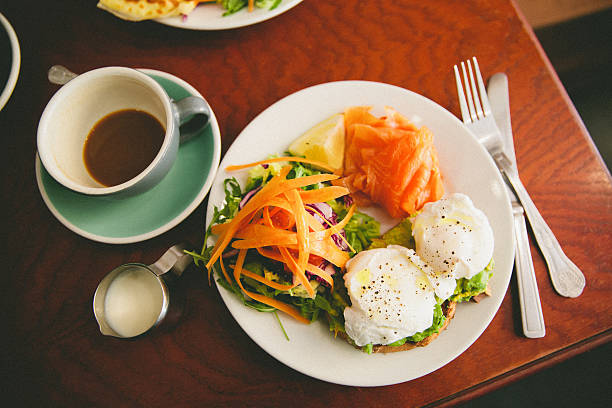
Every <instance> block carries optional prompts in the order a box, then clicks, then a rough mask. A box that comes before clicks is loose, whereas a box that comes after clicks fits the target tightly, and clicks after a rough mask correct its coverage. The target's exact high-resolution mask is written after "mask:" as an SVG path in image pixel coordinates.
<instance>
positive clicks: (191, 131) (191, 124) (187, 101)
mask: <svg viewBox="0 0 612 408" xmlns="http://www.w3.org/2000/svg"><path fill="white" fill-rule="evenodd" d="M172 105H173V107H174V109H175V112H176V114H177V115H178V123H179V125H180V134H181V137H180V143H181V144H183V143H185V142H186V141H188V140H190V139H191V138H192V137H194V136H195V135H197V134H198V133H200V132H201V131H202V130H203V129H204V128H205V127H206V126H208V123H209V122H210V106H208V103H206V101H205V100H204V99H202V98H200V97H197V96H188V97H186V98H183V99H181V100H178V101H172Z"/></svg>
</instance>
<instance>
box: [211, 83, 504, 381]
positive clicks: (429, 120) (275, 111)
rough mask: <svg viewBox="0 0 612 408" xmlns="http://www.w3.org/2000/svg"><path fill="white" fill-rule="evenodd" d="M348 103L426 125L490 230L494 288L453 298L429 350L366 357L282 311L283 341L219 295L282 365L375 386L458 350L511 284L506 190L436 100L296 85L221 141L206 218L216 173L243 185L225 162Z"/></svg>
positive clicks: (447, 171)
mask: <svg viewBox="0 0 612 408" xmlns="http://www.w3.org/2000/svg"><path fill="white" fill-rule="evenodd" d="M355 105H371V106H374V107H375V109H376V110H373V113H375V114H380V113H382V108H383V107H384V106H391V107H393V108H395V109H396V110H398V111H399V112H400V113H402V114H403V115H405V116H406V117H408V118H410V119H412V120H413V121H414V122H415V123H416V124H417V125H426V126H427V127H429V128H430V129H431V130H432V131H433V133H434V140H435V145H436V148H437V150H438V154H439V158H440V167H441V172H442V175H443V180H444V185H445V188H446V191H447V192H462V193H465V194H467V195H469V196H470V197H471V198H472V200H473V201H474V204H475V205H476V206H477V207H478V208H480V209H482V210H483V211H484V212H485V214H486V215H487V217H488V218H489V220H490V222H491V225H492V227H493V233H494V236H495V251H494V255H493V257H494V259H495V271H494V275H493V278H492V279H491V282H490V284H491V289H492V293H493V295H492V296H491V297H489V298H487V299H484V300H483V301H481V302H480V303H479V304H473V303H467V304H460V305H459V306H458V308H457V313H456V316H455V318H454V319H453V321H452V322H451V324H450V326H449V327H448V329H447V330H445V331H444V332H442V334H441V335H440V336H439V337H438V338H437V339H436V340H435V341H434V342H432V343H431V344H430V345H428V346H427V347H423V348H418V349H413V350H409V351H404V352H401V353H391V354H386V355H385V354H372V355H368V354H366V353H363V352H360V351H358V350H357V349H355V348H353V347H351V346H350V345H349V344H348V343H346V342H345V341H343V340H340V339H334V337H333V335H332V334H330V332H329V329H328V327H327V325H326V324H325V323H322V322H317V323H314V324H311V325H303V324H301V323H298V322H296V321H294V320H293V319H292V318H290V317H288V316H285V315H283V316H281V319H282V322H283V326H284V327H285V329H286V331H287V333H288V335H289V338H290V341H287V340H286V339H285V337H284V336H283V334H282V332H281V331H280V329H279V325H278V322H276V321H275V319H274V317H273V316H272V315H271V314H269V313H261V312H257V311H255V310H253V309H250V308H247V307H245V306H244V305H243V304H242V303H240V301H239V300H238V299H237V298H236V297H235V296H234V295H233V294H231V293H230V292H228V291H227V290H225V289H223V288H221V287H219V292H220V293H221V297H222V298H223V300H224V301H225V304H226V305H227V308H228V309H229V311H230V312H231V314H232V315H233V316H234V318H235V319H236V321H237V322H238V324H239V325H240V326H241V327H242V328H243V329H244V331H245V332H246V333H247V335H248V336H250V337H251V338H252V339H253V340H254V341H255V342H256V343H257V344H258V345H259V346H260V347H261V348H263V349H264V350H265V351H266V352H268V353H269V354H270V355H271V356H273V357H274V358H276V359H277V360H279V361H280V362H282V363H284V364H286V365H288V366H289V367H292V368H294V369H295V370H297V371H300V372H302V373H304V374H306V375H309V376H311V377H314V378H318V379H320V380H324V381H328V382H332V383H337V384H344V385H354V386H380V385H389V384H395V383H400V382H404V381H409V380H412V379H415V378H418V377H420V376H423V375H425V374H428V373H430V372H432V371H434V370H437V369H438V368H440V367H442V366H444V365H445V364H447V363H448V362H450V361H451V360H453V359H454V358H455V357H457V356H458V355H460V354H461V353H462V352H464V351H465V350H466V349H467V348H468V347H469V346H470V345H471V344H472V343H473V342H474V341H475V340H476V339H477V338H478V337H479V336H480V335H481V333H482V332H483V331H484V330H485V329H486V328H487V326H488V325H489V323H490V322H491V320H492V319H493V316H494V315H495V313H496V312H497V309H498V308H499V306H500V304H501V301H502V299H503V297H504V294H505V293H506V290H507V287H508V283H509V281H510V276H511V273H512V266H513V260H514V245H513V240H512V237H513V235H512V234H513V231H512V214H511V209H510V204H509V200H508V196H507V193H506V187H505V185H504V182H503V180H502V178H501V175H500V174H499V172H498V171H497V168H496V167H495V164H494V163H493V161H492V159H491V158H490V156H489V154H488V153H487V152H486V150H485V149H484V148H483V147H482V146H481V145H480V144H479V143H478V142H477V141H476V139H475V137H474V136H473V135H472V134H471V133H470V131H469V130H468V129H467V128H466V127H465V126H464V125H463V123H461V122H460V121H459V120H458V119H457V118H455V116H453V115H452V114H451V113H450V112H448V111H446V110H445V109H444V108H442V107H441V106H439V105H437V104H436V103H435V102H432V101H431V100H429V99H427V98H425V97H423V96H421V95H418V94H416V93H414V92H411V91H407V90H405V89H402V88H398V87H396V86H392V85H387V84H381V83H377V82H365V81H341V82H331V83H326V84H321V85H316V86H313V87H310V88H306V89H303V90H301V91H299V92H296V93H294V94H292V95H289V96H287V97H286V98H284V99H282V100H280V101H278V102H276V103H275V104H273V105H272V106H270V107H269V108H268V109H266V110H265V111H264V112H262V113H261V114H260V115H259V116H257V117H256V118H255V119H254V120H253V121H252V122H251V123H250V124H249V125H248V126H247V127H246V128H245V129H244V130H243V131H242V133H241V134H240V135H239V136H238V138H237V139H236V141H235V142H234V143H233V144H232V146H231V147H230V148H229V150H228V152H227V154H226V155H225V158H224V159H223V161H222V162H221V165H220V168H219V172H218V174H217V177H216V179H215V182H214V183H213V187H212V188H211V192H210V197H209V204H208V213H207V223H208V222H210V220H211V217H212V213H213V206H214V205H217V206H220V205H222V202H223V199H224V193H223V180H224V179H225V178H227V177H230V176H237V178H238V179H239V181H241V182H242V181H243V180H244V179H245V176H246V175H245V173H246V171H242V172H236V173H232V174H229V173H227V172H226V171H225V170H224V169H225V168H226V167H227V166H228V165H231V164H243V163H248V162H251V161H256V160H261V159H264V158H266V157H267V156H268V155H269V154H273V153H282V152H283V151H284V150H286V149H287V147H288V145H289V144H290V143H291V141H292V140H294V139H295V138H296V137H298V136H299V135H300V134H302V133H303V132H304V131H306V130H307V129H309V128H310V127H311V126H313V125H314V124H316V123H318V122H319V121H321V120H323V119H325V118H327V117H329V116H331V115H332V114H334V113H337V112H342V111H343V110H344V109H345V108H346V107H348V106H355ZM242 185H244V184H242ZM382 221H383V224H385V226H389V225H390V224H389V223H388V220H382ZM280 315H282V313H281V314H280Z"/></svg>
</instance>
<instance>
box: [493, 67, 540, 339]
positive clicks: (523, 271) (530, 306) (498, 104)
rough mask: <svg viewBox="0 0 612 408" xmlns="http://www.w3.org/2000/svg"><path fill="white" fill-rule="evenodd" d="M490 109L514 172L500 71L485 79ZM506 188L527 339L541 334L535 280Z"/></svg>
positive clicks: (518, 213)
mask: <svg viewBox="0 0 612 408" xmlns="http://www.w3.org/2000/svg"><path fill="white" fill-rule="evenodd" d="M487 94H488V96H489V102H490V104H491V111H492V112H493V116H494V118H495V122H496V123H497V126H498V127H499V129H500V131H501V136H502V144H503V153H504V154H505V155H506V156H507V158H508V160H509V161H510V164H511V167H512V170H513V171H514V172H517V166H516V154H515V151H514V141H513V137H512V124H511V122H510V98H509V91H508V77H507V76H506V74H504V73H497V74H495V75H493V76H492V77H491V79H490V80H489V86H488V89H487ZM506 187H507V188H508V192H509V196H510V203H511V205H512V212H513V215H514V235H515V239H514V241H515V242H514V244H515V252H514V265H515V269H516V280H517V284H518V291H519V304H520V307H521V321H522V325H523V333H524V334H525V336H526V337H529V338H538V337H544V335H545V334H546V328H545V326H544V315H543V313H542V305H541V302H540V295H539V292H538V283H537V280H536V276H535V270H534V267H533V259H532V258H531V249H530V247H529V236H528V234H527V224H526V222H525V212H524V210H523V206H522V205H521V203H520V202H519V200H518V198H517V196H516V194H515V193H514V191H513V189H512V188H511V187H510V186H509V185H507V184H506Z"/></svg>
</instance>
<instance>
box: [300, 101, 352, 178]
mask: <svg viewBox="0 0 612 408" xmlns="http://www.w3.org/2000/svg"><path fill="white" fill-rule="evenodd" d="M289 153H291V154H293V155H295V156H304V157H306V158H307V159H311V160H317V161H320V162H323V163H325V164H327V165H329V166H331V167H333V168H335V169H339V168H341V167H342V162H343V160H344V115H343V114H342V113H336V114H335V115H333V116H331V117H329V118H327V119H325V120H324V121H322V122H319V123H317V124H316V125H314V126H313V127H312V128H310V129H308V130H307V131H306V132H305V133H304V134H303V135H302V136H300V137H298V138H297V139H296V140H295V141H294V142H293V143H291V145H290V146H289Z"/></svg>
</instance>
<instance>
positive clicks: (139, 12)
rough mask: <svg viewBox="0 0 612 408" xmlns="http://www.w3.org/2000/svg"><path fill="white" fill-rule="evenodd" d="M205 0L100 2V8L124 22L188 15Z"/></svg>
mask: <svg viewBox="0 0 612 408" xmlns="http://www.w3.org/2000/svg"><path fill="white" fill-rule="evenodd" d="M203 1H205V0H100V1H99V2H98V7H99V8H101V9H102V10H106V11H108V12H109V13H112V14H114V15H115V16H117V17H119V18H122V19H124V20H130V21H141V20H150V19H154V18H161V17H173V16H179V15H187V14H189V13H190V12H191V11H193V9H194V8H195V7H196V6H197V5H198V4H199V3H202V2H203Z"/></svg>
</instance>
